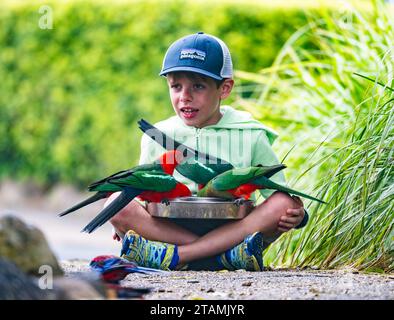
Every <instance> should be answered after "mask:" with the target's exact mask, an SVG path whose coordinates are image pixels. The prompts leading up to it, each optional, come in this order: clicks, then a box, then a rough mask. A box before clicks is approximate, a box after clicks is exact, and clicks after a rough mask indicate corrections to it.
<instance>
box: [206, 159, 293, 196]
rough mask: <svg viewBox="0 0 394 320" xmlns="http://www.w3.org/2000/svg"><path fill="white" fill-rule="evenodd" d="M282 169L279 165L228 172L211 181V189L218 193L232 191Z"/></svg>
mask: <svg viewBox="0 0 394 320" xmlns="http://www.w3.org/2000/svg"><path fill="white" fill-rule="evenodd" d="M284 168H285V166H284V165H282V164H279V165H273V166H258V167H247V168H236V169H232V170H228V171H226V172H224V173H222V174H220V175H218V176H216V177H215V178H214V179H213V180H212V187H213V188H214V189H216V190H219V191H223V190H229V189H234V188H237V187H239V186H241V185H243V184H246V183H251V182H253V181H254V180H255V179H256V178H260V177H262V176H266V175H268V176H271V175H272V174H273V173H276V172H278V171H280V170H283V169H284Z"/></svg>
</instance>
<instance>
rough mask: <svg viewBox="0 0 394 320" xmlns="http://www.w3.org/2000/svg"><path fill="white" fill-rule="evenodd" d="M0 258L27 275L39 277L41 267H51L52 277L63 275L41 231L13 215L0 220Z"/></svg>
mask: <svg viewBox="0 0 394 320" xmlns="http://www.w3.org/2000/svg"><path fill="white" fill-rule="evenodd" d="M0 257H5V258H7V259H8V260H10V261H11V262H13V263H14V264H15V265H17V266H18V267H19V268H20V269H21V270H22V271H23V272H25V273H28V274H33V275H40V267H41V266H49V267H51V269H52V270H51V271H52V274H53V275H54V276H56V275H62V274H63V271H62V269H61V267H60V265H59V263H58V261H57V259H56V257H55V255H54V254H53V252H52V251H51V249H50V247H49V245H48V242H47V240H46V239H45V236H44V234H43V233H42V231H41V230H39V229H38V228H36V227H34V226H31V225H28V224H26V223H25V222H23V221H22V220H20V219H19V218H17V217H15V216H13V215H6V216H3V217H2V218H0ZM41 274H42V271H41Z"/></svg>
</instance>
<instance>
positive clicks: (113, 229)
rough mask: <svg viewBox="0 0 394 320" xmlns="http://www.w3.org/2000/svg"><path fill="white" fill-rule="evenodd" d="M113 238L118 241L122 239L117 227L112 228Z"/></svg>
mask: <svg viewBox="0 0 394 320" xmlns="http://www.w3.org/2000/svg"><path fill="white" fill-rule="evenodd" d="M112 239H114V240H116V241H121V240H122V238H121V237H120V236H119V235H118V234H117V233H116V230H115V228H112Z"/></svg>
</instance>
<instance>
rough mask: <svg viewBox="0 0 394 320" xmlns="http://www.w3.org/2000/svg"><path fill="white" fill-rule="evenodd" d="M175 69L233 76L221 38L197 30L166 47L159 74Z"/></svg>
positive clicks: (227, 51)
mask: <svg viewBox="0 0 394 320" xmlns="http://www.w3.org/2000/svg"><path fill="white" fill-rule="evenodd" d="M175 71H192V72H196V73H200V74H203V75H205V76H208V77H211V78H214V79H217V80H222V79H224V78H232V77H233V63H232V61H231V55H230V51H229V50H228V48H227V46H226V44H225V43H224V42H223V41H222V40H220V39H219V38H217V37H215V36H212V35H209V34H206V33H204V32H198V33H195V34H191V35H187V36H185V37H183V38H180V39H179V40H177V41H175V42H174V43H173V44H171V46H170V47H169V48H168V50H167V52H166V54H165V56H164V59H163V65H162V69H161V72H160V74H159V75H161V76H165V75H166V74H167V73H169V72H175Z"/></svg>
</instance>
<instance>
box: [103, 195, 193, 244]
mask: <svg viewBox="0 0 394 320" xmlns="http://www.w3.org/2000/svg"><path fill="white" fill-rule="evenodd" d="M117 196H118V193H114V194H112V195H111V197H110V198H109V199H108V200H107V202H106V203H105V206H107V205H108V204H109V203H111V202H112V201H113V200H114V199H116V197H117ZM110 222H111V223H112V225H113V226H114V228H115V229H116V230H117V231H118V232H120V233H122V234H125V233H126V232H127V231H129V230H134V231H135V232H137V233H138V234H140V235H141V236H143V237H144V238H147V239H149V240H155V241H161V242H168V243H172V244H177V245H184V244H188V243H191V242H193V241H195V240H197V239H198V236H197V235H195V234H194V233H192V232H190V231H189V230H186V229H184V228H182V227H180V226H178V225H177V224H175V223H172V222H170V221H168V220H166V219H165V218H155V217H152V216H151V215H150V214H149V213H148V211H146V209H145V208H144V207H143V206H142V205H141V204H140V203H138V202H137V201H131V202H130V203H129V204H128V205H127V206H126V207H125V208H123V209H122V210H121V211H119V212H118V213H117V214H116V215H115V216H114V217H113V218H112V219H111V220H110Z"/></svg>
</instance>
